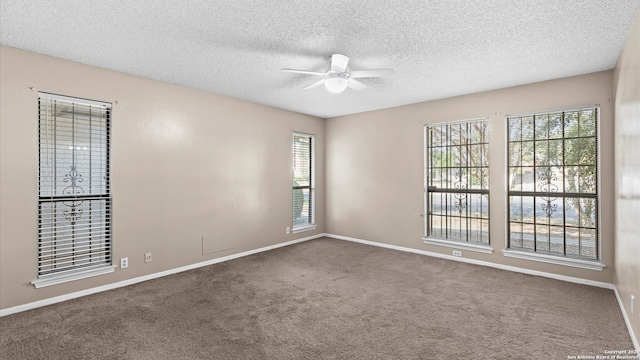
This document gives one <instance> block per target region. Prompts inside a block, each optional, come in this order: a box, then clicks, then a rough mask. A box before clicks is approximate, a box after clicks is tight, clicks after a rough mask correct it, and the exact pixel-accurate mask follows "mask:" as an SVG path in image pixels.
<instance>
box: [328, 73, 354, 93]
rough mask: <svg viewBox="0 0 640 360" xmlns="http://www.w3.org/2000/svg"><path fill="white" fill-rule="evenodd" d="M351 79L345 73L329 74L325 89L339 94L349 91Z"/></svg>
mask: <svg viewBox="0 0 640 360" xmlns="http://www.w3.org/2000/svg"><path fill="white" fill-rule="evenodd" d="M348 85H349V78H348V77H347V76H346V75H345V74H344V73H329V74H328V75H327V78H326V79H325V81H324V87H325V88H326V89H327V90H328V91H329V92H331V93H334V94H339V93H341V92H343V91H345V90H346V89H347V86H348Z"/></svg>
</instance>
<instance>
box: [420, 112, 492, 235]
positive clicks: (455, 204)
mask: <svg viewBox="0 0 640 360" xmlns="http://www.w3.org/2000/svg"><path fill="white" fill-rule="evenodd" d="M425 137H426V151H425V157H426V158H425V165H426V166H425V169H426V172H427V173H426V175H425V179H426V201H425V202H426V207H427V209H426V213H427V218H426V224H425V225H426V231H425V232H426V235H427V237H430V238H435V239H443V240H452V241H457V242H465V243H472V244H476V245H489V123H488V120H487V119H481V120H470V121H464V122H455V123H444V124H430V125H427V126H426V127H425Z"/></svg>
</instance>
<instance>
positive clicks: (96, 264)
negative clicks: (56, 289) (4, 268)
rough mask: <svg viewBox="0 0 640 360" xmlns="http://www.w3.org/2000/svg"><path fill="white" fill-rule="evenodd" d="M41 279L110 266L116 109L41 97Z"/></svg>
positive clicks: (39, 236) (45, 95)
mask: <svg viewBox="0 0 640 360" xmlns="http://www.w3.org/2000/svg"><path fill="white" fill-rule="evenodd" d="M38 102H39V109H38V121H39V129H38V132H39V136H38V138H39V182H38V186H39V216H38V279H43V278H51V277H59V276H65V275H69V274H73V273H76V272H80V271H90V270H92V269H96V268H100V267H106V266H110V265H111V259H112V253H111V246H112V245H111V187H110V178H109V176H110V169H109V166H110V163H109V148H110V146H109V145H110V144H109V141H110V121H111V104H109V103H100V102H95V101H90V100H83V99H77V98H70V97H62V96H58V95H52V94H46V93H39V94H38Z"/></svg>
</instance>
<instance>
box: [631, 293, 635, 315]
mask: <svg viewBox="0 0 640 360" xmlns="http://www.w3.org/2000/svg"><path fill="white" fill-rule="evenodd" d="M635 302H636V297H635V296H633V295H631V313H632V314H633V312H634V311H635V307H636V304H635Z"/></svg>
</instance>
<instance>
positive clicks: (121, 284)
mask: <svg viewBox="0 0 640 360" xmlns="http://www.w3.org/2000/svg"><path fill="white" fill-rule="evenodd" d="M324 236H326V234H324V233H323V234H318V235H312V236H307V237H304V238H300V239H296V240H291V241H287V242H283V243H279V244H275V245H270V246H265V247H261V248H259V249H254V250H249V251H245V252H241V253H238V254H232V255H229V256H224V257H221V258H217V259H211V260H207V261H203V262H199V263H195V264H191V265H186V266H182V267H179V268H175V269H169V270H165V271H161V272H157V273H153V274H149V275H144V276H140V277H136V278H133V279H128V280H123V281H119V282H116V283H112V284H107V285H103V286H98V287H94V288H91V289H86V290H81V291H76V292H73V293H69V294H65V295H60V296H55V297H52V298H48V299H43V300H39V301H34V302H31V303H28V304H23V305H18V306H14V307H10V308H6V309H1V310H0V317H3V316H6V315H11V314H15V313H19V312H22V311H27V310H31V309H36V308H39V307H43V306H47V305H52V304H56V303H59V302H63V301H67V300H71V299H75V298H79V297H82V296H86V295H91V294H95V293H99V292H103V291H108V290H113V289H117V288H121V287H124V286H127V285H133V284H136V283H140V282H143V281H147V280H151V279H157V278H160V277H163V276H167V275H172V274H177V273H180V272H183V271H187V270H193V269H197V268H200V267H203V266H209V265H213V264H217V263H221V262H225V261H229V260H233V259H237V258H241V257H244V256H249V255H253V254H257V253H261V252H265V251H269V250H273V249H277V248H281V247H284V246H289V245H293V244H297V243H301V242H304V241H309V240H313V239H317V238H321V237H324Z"/></svg>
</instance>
